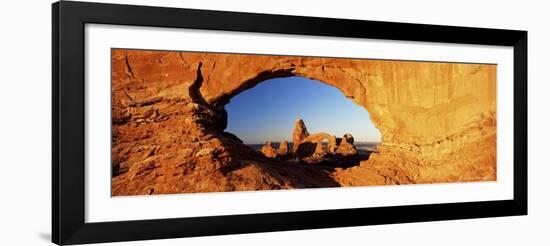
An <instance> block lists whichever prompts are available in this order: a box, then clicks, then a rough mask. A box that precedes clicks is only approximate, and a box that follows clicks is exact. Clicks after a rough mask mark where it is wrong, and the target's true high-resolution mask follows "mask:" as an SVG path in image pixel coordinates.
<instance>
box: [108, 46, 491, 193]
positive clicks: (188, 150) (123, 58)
mask: <svg viewBox="0 0 550 246" xmlns="http://www.w3.org/2000/svg"><path fill="white" fill-rule="evenodd" d="M112 69H113V71H112V85H113V86H112V96H113V108H112V115H113V145H112V146H113V147H112V156H113V157H112V163H113V173H114V177H113V179H112V181H113V182H112V184H113V189H112V190H113V195H133V194H159V193H187V192H212V191H232V190H261V189H286V188H306V187H332V186H356V185H386V184H412V183H438V182H463V181H464V182H465V181H490V180H496V65H479V64H455V63H434V62H406V61H386V60H365V59H343V58H316V57H295V56H267V55H240V54H217V53H216V54H213V53H193V52H160V51H137V50H135V51H134V50H113V53H112ZM288 76H303V77H307V78H311V79H315V80H319V81H322V82H324V83H326V84H328V85H331V86H334V87H336V88H338V89H339V90H340V91H342V93H344V95H346V97H348V98H350V100H353V101H354V102H355V103H356V104H358V105H360V106H362V107H364V108H365V109H366V110H367V111H368V112H369V114H370V116H371V119H372V121H373V123H374V125H375V126H376V127H377V128H378V129H379V130H380V132H381V135H382V144H381V145H380V146H378V148H377V153H375V154H372V155H371V157H370V158H369V160H367V161H363V162H361V164H360V165H359V166H357V167H354V168H348V169H346V168H336V169H335V170H332V171H331V172H330V173H328V174H327V173H326V172H312V170H311V168H308V167H300V166H288V165H287V166H283V167H282V166H281V165H280V163H277V160H271V159H266V158H265V157H263V156H262V155H259V154H258V153H257V152H255V151H253V150H251V149H250V148H248V147H247V146H245V145H244V144H242V142H240V140H239V139H238V137H237V136H235V135H233V134H231V133H227V132H224V129H225V128H226V126H227V112H226V111H225V109H224V106H225V105H226V104H227V103H228V102H229V101H230V99H231V98H232V97H234V96H235V95H237V94H239V93H240V92H243V91H245V90H247V89H250V88H252V87H253V86H255V85H257V84H258V83H261V82H262V81H265V80H267V79H271V78H279V77H288Z"/></svg>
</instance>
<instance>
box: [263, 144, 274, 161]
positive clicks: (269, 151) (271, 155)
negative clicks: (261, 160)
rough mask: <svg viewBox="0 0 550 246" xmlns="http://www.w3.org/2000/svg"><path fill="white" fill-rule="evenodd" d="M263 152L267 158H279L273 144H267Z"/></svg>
mask: <svg viewBox="0 0 550 246" xmlns="http://www.w3.org/2000/svg"><path fill="white" fill-rule="evenodd" d="M261 152H262V154H264V156H265V157H268V158H275V157H277V150H275V148H273V146H272V145H271V142H266V143H265V144H264V146H262V150H261Z"/></svg>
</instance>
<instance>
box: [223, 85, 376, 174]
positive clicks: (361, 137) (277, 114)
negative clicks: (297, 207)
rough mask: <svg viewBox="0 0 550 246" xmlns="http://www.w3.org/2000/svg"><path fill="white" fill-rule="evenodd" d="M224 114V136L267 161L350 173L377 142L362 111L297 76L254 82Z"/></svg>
mask: <svg viewBox="0 0 550 246" xmlns="http://www.w3.org/2000/svg"><path fill="white" fill-rule="evenodd" d="M225 110H226V112H227V115H228V120H227V122H228V124H227V128H226V129H225V131H227V132H230V133H232V134H234V135H236V136H237V137H239V138H240V139H241V140H242V141H243V142H244V144H246V145H247V146H249V147H251V148H253V149H255V150H257V151H260V152H262V153H263V154H264V155H265V156H266V157H268V158H276V159H279V160H284V161H299V162H301V163H304V162H306V163H309V164H319V163H321V164H324V165H329V166H331V165H332V166H340V167H349V166H354V165H357V164H359V163H360V161H364V160H367V159H368V157H369V155H370V154H371V153H372V152H374V151H375V149H376V146H377V145H378V144H379V143H380V140H381V136H380V132H379V131H378V129H377V128H376V127H375V126H374V124H373V123H372V121H371V119H370V115H369V113H368V111H367V110H365V108H363V107H361V106H359V105H357V104H356V103H354V102H353V101H352V100H350V99H349V98H347V97H346V96H345V95H344V94H343V93H342V92H341V91H340V90H339V89H337V88H336V87H334V86H331V85H328V84H326V83H324V82H322V81H318V80H313V79H309V78H305V77H302V76H284V77H282V78H271V79H267V80H264V81H261V82H258V84H256V85H253V86H251V87H250V88H247V89H246V90H244V91H242V92H240V93H238V94H237V95H235V96H233V97H232V98H231V99H230V101H229V103H228V104H226V105H225ZM306 123H307V127H306Z"/></svg>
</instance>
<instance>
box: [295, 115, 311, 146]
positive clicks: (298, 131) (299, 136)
mask: <svg viewBox="0 0 550 246" xmlns="http://www.w3.org/2000/svg"><path fill="white" fill-rule="evenodd" d="M308 136H309V132H307V128H306V124H305V123H304V121H303V120H302V119H298V120H296V124H295V126H294V132H293V133H292V141H293V142H294V147H293V148H292V152H293V153H296V151H297V150H298V146H300V144H301V143H302V142H303V141H304V139H305V138H307V137H308Z"/></svg>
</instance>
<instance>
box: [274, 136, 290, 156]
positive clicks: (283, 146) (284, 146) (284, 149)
mask: <svg viewBox="0 0 550 246" xmlns="http://www.w3.org/2000/svg"><path fill="white" fill-rule="evenodd" d="M289 154H290V152H289V149H288V142H287V141H285V140H283V141H282V142H281V143H280V144H279V149H278V150H277V156H279V157H281V158H283V159H285V158H287V157H288V155H289Z"/></svg>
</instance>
